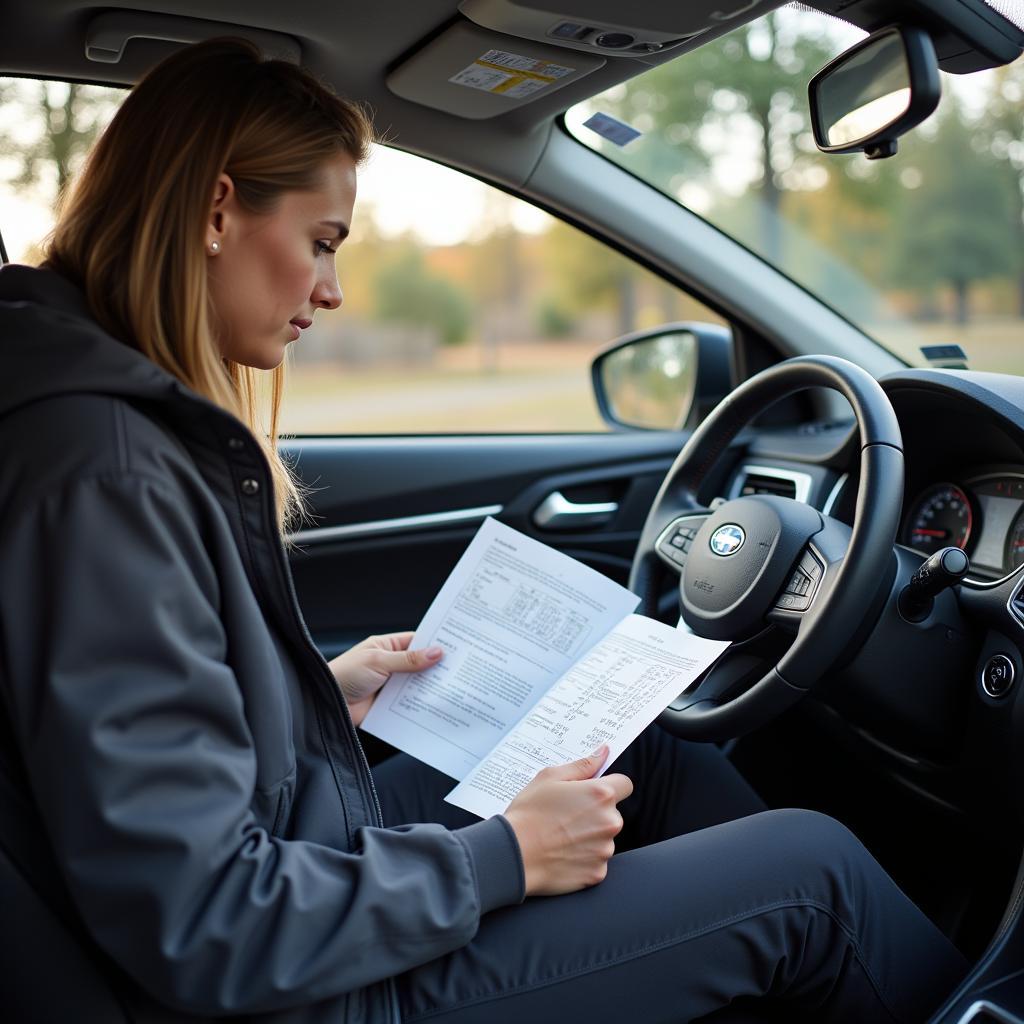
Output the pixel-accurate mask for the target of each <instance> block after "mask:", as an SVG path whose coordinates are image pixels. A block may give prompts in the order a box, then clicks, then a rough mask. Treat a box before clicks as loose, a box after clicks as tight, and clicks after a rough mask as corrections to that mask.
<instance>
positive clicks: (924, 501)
mask: <svg viewBox="0 0 1024 1024" xmlns="http://www.w3.org/2000/svg"><path fill="white" fill-rule="evenodd" d="M973 524H974V513H973V512H972V510H971V502H970V499H969V498H968V497H967V495H966V494H965V493H964V492H963V491H962V490H961V489H960V488H959V487H957V486H956V484H936V485H935V486H934V487H929V488H928V490H927V491H925V492H924V493H923V494H921V495H919V496H918V498H917V500H916V501H915V502H914V503H913V505H911V507H910V514H909V515H908V516H907V521H906V526H905V527H904V531H903V533H904V536H903V542H904V543H905V544H907V545H908V546H910V547H912V548H913V549H914V550H915V551H920V552H922V553H923V554H926V555H930V554H932V553H933V552H935V551H938V550H939V549H940V548H946V547H957V548H965V547H967V541H968V540H969V539H970V536H971V527H972V526H973Z"/></svg>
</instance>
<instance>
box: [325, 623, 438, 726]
mask: <svg viewBox="0 0 1024 1024" xmlns="http://www.w3.org/2000/svg"><path fill="white" fill-rule="evenodd" d="M412 637H413V634H412V633H385V634H384V635H383V636H368V637H367V638H366V639H365V640H363V641H362V642H360V643H358V644H356V645H355V647H351V648H349V650H347V651H345V652H344V653H343V654H339V655H338V656H337V657H336V658H335V659H334V660H333V661H332V662H330V666H331V671H332V672H333V673H334V678H335V679H336V680H337V682H338V686H340V687H341V692H342V694H343V695H344V697H345V703H346V704H347V705H348V710H349V714H350V715H351V716H352V721H353V722H354V723H355V724H356V725H359V724H360V723H361V722H362V720H363V719H364V718H365V717H366V713H367V712H368V711H369V710H370V707H371V706H372V705H373V701H374V698H375V697H376V696H377V691H378V690H380V688H381V687H382V686H383V685H384V684H385V683H386V682H387V681H388V677H389V676H390V675H391V673H392V672H421V671H422V670H423V669H425V668H430V666H431V665H436V664H437V663H438V662H439V661H440V660H441V655H442V654H443V653H444V652H443V651H442V650H441V648H440V647H428V648H426V649H425V650H422V651H410V650H409V643H410V641H411V640H412Z"/></svg>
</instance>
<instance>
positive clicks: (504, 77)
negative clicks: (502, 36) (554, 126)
mask: <svg viewBox="0 0 1024 1024" xmlns="http://www.w3.org/2000/svg"><path fill="white" fill-rule="evenodd" d="M575 70H576V69H575V68H567V67H563V66H562V65H561V64H552V63H551V62H550V61H546V60H534V59H533V58H532V57H521V56H519V54H516V53H506V52H505V51H504V50H488V51H487V52H486V53H485V54H484V55H483V56H482V57H477V59H476V60H475V61H473V63H472V64H470V65H469V67H468V68H463V69H462V70H461V71H460V72H459V73H458V74H457V75H452V77H451V78H449V79H448V81H449V82H453V83H454V84H455V85H466V86H469V88H470V89H482V90H483V91H484V92H493V93H498V94H499V95H501V96H513V97H515V98H517V99H522V98H523V97H524V96H532V95H533V94H534V93H535V92H540V90H541V89H546V88H547V87H548V86H549V85H552V84H553V83H554V82H557V81H558V79H559V78H565V76H566V75H571V74H572V73H573V72H574V71H575Z"/></svg>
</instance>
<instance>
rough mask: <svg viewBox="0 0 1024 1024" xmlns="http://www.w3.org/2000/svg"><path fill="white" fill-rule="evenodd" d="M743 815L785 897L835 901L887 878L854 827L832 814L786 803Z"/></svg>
mask: <svg viewBox="0 0 1024 1024" xmlns="http://www.w3.org/2000/svg"><path fill="white" fill-rule="evenodd" d="M744 820H745V822H746V823H747V825H748V828H749V834H748V837H747V841H748V842H749V843H750V845H751V848H752V849H753V850H755V851H756V852H757V857H758V859H759V860H761V861H762V864H761V867H762V868H763V869H767V870H769V871H771V872H772V873H773V874H774V875H775V877H776V878H778V880H779V881H780V882H781V883H783V891H781V892H780V894H779V895H780V898H787V897H799V898H803V899H811V900H813V899H820V900H822V901H825V902H827V903H828V904H829V905H830V906H835V905H836V904H837V903H840V902H842V903H848V902H849V900H850V895H851V892H853V891H855V890H857V889H858V888H861V887H863V886H864V885H871V886H874V885H875V884H877V882H878V880H879V879H880V878H884V877H885V873H884V871H883V870H882V868H881V867H880V866H879V864H878V863H877V861H875V859H874V858H873V857H872V856H871V854H870V852H869V851H868V850H867V848H866V847H865V846H864V844H863V843H862V842H861V841H860V840H859V839H858V838H857V837H856V836H855V835H854V834H853V832H851V831H850V830H849V829H848V828H847V827H846V826H845V825H844V824H843V823H842V822H840V821H837V820H836V819H835V818H832V817H830V816H829V815H827V814H821V813H820V812H818V811H809V810H803V809H799V808H783V809H779V810H773V811H766V812H764V813H763V814H755V815H752V816H751V817H750V818H747V819H744ZM769 862H770V863H769ZM787 890H788V891H787Z"/></svg>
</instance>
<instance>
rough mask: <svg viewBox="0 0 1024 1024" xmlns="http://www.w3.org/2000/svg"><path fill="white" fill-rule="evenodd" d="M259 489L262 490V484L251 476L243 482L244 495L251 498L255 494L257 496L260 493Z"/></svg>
mask: <svg viewBox="0 0 1024 1024" xmlns="http://www.w3.org/2000/svg"><path fill="white" fill-rule="evenodd" d="M259 489H260V482H259V480H253V478H252V477H251V476H247V477H246V478H245V479H244V480H243V481H242V493H243V494H248V495H249V496H250V497H251V496H252V495H253V494H256V493H257V492H258V491H259Z"/></svg>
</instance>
